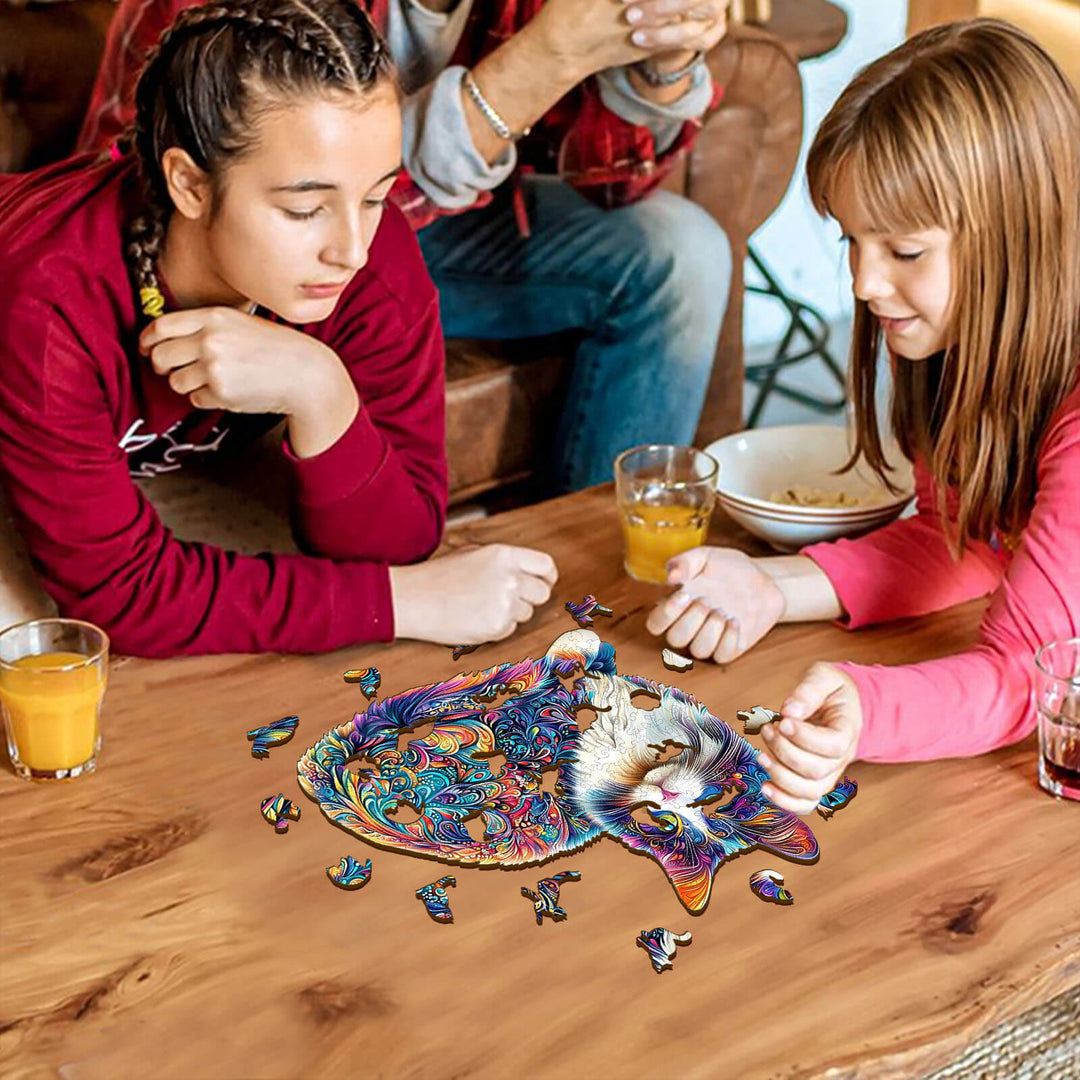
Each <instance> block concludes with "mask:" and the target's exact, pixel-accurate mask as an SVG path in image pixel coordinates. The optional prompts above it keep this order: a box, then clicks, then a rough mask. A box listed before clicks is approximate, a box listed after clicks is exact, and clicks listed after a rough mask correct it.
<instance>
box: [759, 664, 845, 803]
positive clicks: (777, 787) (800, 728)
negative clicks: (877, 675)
mask: <svg viewBox="0 0 1080 1080" xmlns="http://www.w3.org/2000/svg"><path fill="white" fill-rule="evenodd" d="M780 712H781V714H782V715H783V719H782V720H780V721H778V722H776V723H773V724H766V725H765V727H763V728H762V729H761V737H762V739H763V740H764V741H765V747H766V748H765V750H764V751H763V752H762V753H761V754H759V755H758V763H759V764H760V765H761V766H762V767H763V768H764V769H766V770H767V771H768V773H769V777H770V780H769V782H768V783H767V784H765V785H764V787H763V788H762V794H763V795H764V796H765V797H766V798H767V799H769V800H770V801H772V802H774V803H775V804H776V805H777V806H781V807H783V808H784V809H785V810H790V811H791V812H792V813H793V814H809V813H812V812H813V810H814V807H816V806H817V804H818V802H819V801H820V799H821V797H822V795H824V794H826V792H829V791H832V789H833V788H834V787H836V785H837V783H838V782H839V781H840V778H841V777H842V776H843V773H844V770H845V769H846V768H847V767H848V765H849V764H851V762H852V761H854V760H855V750H856V747H857V746H858V744H859V735H860V734H861V733H862V726H863V715H862V704H861V703H860V701H859V691H858V690H857V689H856V687H855V683H854V682H852V681H851V679H850V678H849V677H848V676H847V675H845V674H844V672H842V671H841V670H840V669H839V668H837V667H833V665H832V664H814V666H813V667H811V668H810V670H809V671H807V673H806V674H805V675H804V676H803V678H802V681H801V682H800V683H799V685H798V686H797V687H795V689H794V690H793V691H792V693H791V696H790V697H789V698H788V699H787V701H785V702H784V704H783V706H782V707H781V709H780Z"/></svg>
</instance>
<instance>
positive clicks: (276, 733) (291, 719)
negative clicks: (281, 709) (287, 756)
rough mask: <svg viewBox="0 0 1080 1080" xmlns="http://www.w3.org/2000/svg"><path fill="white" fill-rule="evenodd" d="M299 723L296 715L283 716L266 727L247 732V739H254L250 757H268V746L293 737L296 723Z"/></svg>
mask: <svg viewBox="0 0 1080 1080" xmlns="http://www.w3.org/2000/svg"><path fill="white" fill-rule="evenodd" d="M299 723H300V717H298V716H283V717H282V718H281V719H280V720H275V721H274V722H273V723H272V724H267V725H266V727H257V728H254V729H253V730H252V731H249V732H248V733H247V737H248V738H249V739H254V740H255V741H254V742H253V743H252V744H251V756H252V757H269V756H270V747H271V746H276V745H277V744H278V743H283V742H288V741H289V739H291V738H292V737H293V732H294V731H295V730H296V725H297V724H299Z"/></svg>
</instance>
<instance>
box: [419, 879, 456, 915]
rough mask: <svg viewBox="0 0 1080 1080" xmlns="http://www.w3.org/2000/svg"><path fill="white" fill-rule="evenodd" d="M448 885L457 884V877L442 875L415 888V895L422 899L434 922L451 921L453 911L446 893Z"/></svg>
mask: <svg viewBox="0 0 1080 1080" xmlns="http://www.w3.org/2000/svg"><path fill="white" fill-rule="evenodd" d="M448 885H454V886H456V885H457V878H452V877H444V878H439V880H438V881H433V882H432V883H431V884H430V885H425V886H424V887H423V888H422V889H417V890H416V897H417V899H418V900H422V901H423V903H424V907H426V908H427V913H428V914H429V915H430V916H431V917H432V918H433V919H434V920H435V921H436V922H453V921H454V913H453V912H452V911H451V910H450V898H449V897H448V896H447V895H446V887H447V886H448Z"/></svg>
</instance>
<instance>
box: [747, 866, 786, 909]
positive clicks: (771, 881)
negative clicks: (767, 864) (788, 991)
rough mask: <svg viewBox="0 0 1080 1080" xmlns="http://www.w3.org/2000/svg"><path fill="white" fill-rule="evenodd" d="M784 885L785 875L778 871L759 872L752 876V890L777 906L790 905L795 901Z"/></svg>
mask: <svg viewBox="0 0 1080 1080" xmlns="http://www.w3.org/2000/svg"><path fill="white" fill-rule="evenodd" d="M783 885H784V875H783V874H781V873H780V872H779V871H777V870H759V871H758V872H757V873H756V874H751V875H750V888H751V889H753V890H754V893H755V894H756V895H757V896H760V897H761V899H762V900H771V901H772V902H773V903H775V904H790V903H791V902H792V901H793V900H794V899H795V897H794V896H792V895H791V893H790V892H788V890H787V889H785V888H784V887H783Z"/></svg>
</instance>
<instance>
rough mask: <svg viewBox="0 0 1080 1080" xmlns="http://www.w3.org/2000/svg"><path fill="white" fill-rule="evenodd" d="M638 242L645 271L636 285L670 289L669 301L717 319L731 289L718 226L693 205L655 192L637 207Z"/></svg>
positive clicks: (726, 247)
mask: <svg viewBox="0 0 1080 1080" xmlns="http://www.w3.org/2000/svg"><path fill="white" fill-rule="evenodd" d="M635 209H636V211H637V213H636V215H635V217H636V222H635V224H636V225H637V227H638V229H640V236H639V241H638V242H640V243H641V244H642V245H643V247H644V249H645V251H646V253H647V258H648V266H649V272H648V273H646V274H643V275H642V276H641V279H640V280H639V282H638V283H639V285H641V286H642V287H644V288H648V289H649V290H653V289H655V288H656V287H657V285H658V284H659V283H658V281H657V277H656V275H657V274H660V275H661V277H662V281H663V283H664V284H668V285H669V286H670V287H671V293H672V295H673V297H677V298H679V299H680V300H681V301H682V302H683V303H684V304H685V303H690V304H691V305H692V306H693V308H694V309H695V310H697V311H702V312H704V311H711V312H713V313H717V314H718V315H719V316H721V317H722V315H723V312H724V310H725V309H726V307H727V298H728V293H729V291H730V288H731V243H730V241H729V240H728V238H727V234H726V233H725V232H724V230H723V229H722V228H721V226H720V223H719V222H718V221H717V220H716V219H715V218H714V217H713V216H712V214H710V213H709V212H708V211H707V210H705V209H703V208H702V207H700V206H698V205H697V203H694V202H691V201H690V200H689V199H686V198H683V197H682V196H681V195H675V194H673V193H672V192H669V191H657V192H654V193H653V194H652V195H650V196H648V197H647V198H646V199H643V200H642V201H641V202H640V203H638V204H636V206H635Z"/></svg>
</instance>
